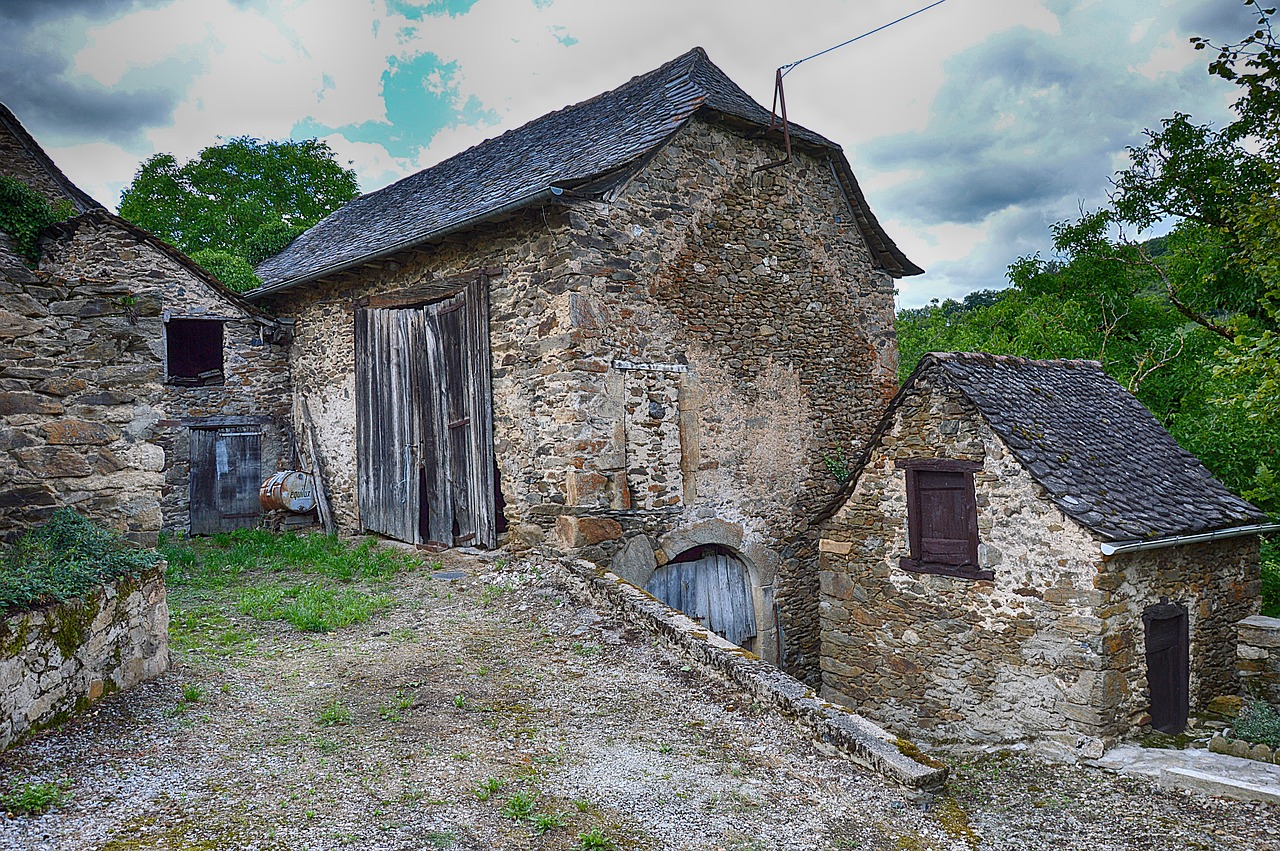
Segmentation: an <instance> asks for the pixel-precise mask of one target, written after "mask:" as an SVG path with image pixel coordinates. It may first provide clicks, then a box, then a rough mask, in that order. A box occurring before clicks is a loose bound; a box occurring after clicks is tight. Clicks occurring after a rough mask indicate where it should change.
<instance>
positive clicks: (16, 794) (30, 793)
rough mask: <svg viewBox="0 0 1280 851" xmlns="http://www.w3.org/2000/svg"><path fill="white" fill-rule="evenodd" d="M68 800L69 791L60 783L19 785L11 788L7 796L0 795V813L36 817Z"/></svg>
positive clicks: (69, 796)
mask: <svg viewBox="0 0 1280 851" xmlns="http://www.w3.org/2000/svg"><path fill="white" fill-rule="evenodd" d="M70 798H71V791H70V790H69V789H68V788H67V787H66V786H64V785H63V784H62V783H20V784H18V785H16V786H13V787H11V788H10V790H9V793H8V794H7V795H0V812H6V813H11V814H13V815H15V816H38V815H40V814H41V813H44V812H47V811H48V810H50V809H51V808H53V807H60V806H62V805H63V804H65V803H66V802H67V801H68V800H70Z"/></svg>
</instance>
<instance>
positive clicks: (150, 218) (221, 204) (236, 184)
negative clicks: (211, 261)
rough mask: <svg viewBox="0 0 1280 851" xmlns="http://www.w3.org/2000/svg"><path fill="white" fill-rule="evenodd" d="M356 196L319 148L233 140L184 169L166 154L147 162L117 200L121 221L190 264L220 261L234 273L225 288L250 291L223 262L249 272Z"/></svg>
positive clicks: (252, 282) (351, 182) (345, 174)
mask: <svg viewBox="0 0 1280 851" xmlns="http://www.w3.org/2000/svg"><path fill="white" fill-rule="evenodd" d="M358 194H359V187H358V184H357V182H356V175H355V172H354V171H352V170H351V169H348V168H343V167H342V166H340V165H339V164H338V163H337V162H336V160H335V159H334V153H333V150H332V149H330V148H329V146H328V145H327V144H325V143H324V142H320V141H318V140H316V139H306V140H302V141H295V140H285V141H282V142H273V141H260V140H258V139H255V138H253V137H251V136H237V137H235V138H233V139H230V140H229V141H227V142H224V143H223V144H221V145H216V146H213V147H208V148H205V149H204V150H203V151H201V152H200V155H199V156H198V157H196V158H195V159H193V160H191V161H189V162H186V163H183V164H179V163H178V161H177V159H176V158H175V157H174V156H173V155H172V154H164V153H162V154H156V155H155V156H152V157H151V158H149V159H148V160H146V161H145V162H144V163H143V164H142V166H141V167H140V168H139V169H138V173H137V174H136V175H135V176H134V178H133V182H132V183H130V184H129V186H127V187H126V188H125V190H124V192H123V193H122V194H121V196H120V215H121V216H122V217H124V218H126V219H128V220H129V221H131V222H133V223H134V224H137V225H139V226H141V227H144V228H146V229H147V230H149V231H151V232H152V233H154V234H156V235H157V236H159V237H160V238H162V239H165V240H167V241H169V242H171V243H173V244H174V245H175V246H177V247H178V248H180V249H182V250H183V251H185V252H186V253H187V254H190V255H192V256H193V258H194V257H195V256H196V255H198V254H199V255H201V256H204V257H206V258H209V257H214V256H218V257H219V261H218V262H219V264H220V265H221V268H222V269H223V270H226V269H228V268H231V267H232V266H235V268H237V269H238V270H239V272H240V274H237V275H236V280H235V281H224V282H225V283H228V284H229V285H232V284H234V287H235V288H246V289H248V288H251V287H252V286H256V284H257V279H256V278H253V277H250V278H246V277H245V276H244V275H243V274H242V273H243V266H240V265H236V264H234V263H233V262H232V261H229V260H227V259H226V257H225V255H230V256H231V257H234V258H238V259H239V260H241V261H243V264H245V265H247V266H249V267H252V266H253V265H255V264H257V263H260V262H262V260H264V259H266V258H267V257H270V256H271V255H273V254H276V253H278V252H279V251H281V250H282V249H283V248H284V247H285V246H286V245H288V244H289V242H290V241H291V240H292V239H293V238H294V237H295V236H297V235H298V234H299V233H301V232H302V231H304V230H306V229H307V228H309V227H310V226H311V225H313V224H315V223H316V222H318V221H320V219H322V218H324V217H325V216H327V215H328V214H329V213H331V212H333V211H334V210H336V209H338V208H339V207H341V206H342V205H344V204H346V203H347V202H348V201H350V200H351V199H352V198H355V197H356V195H358ZM202 252H214V254H204V253H202ZM197 262H199V261H197ZM210 271H213V272H214V273H215V274H218V273H217V271H215V270H213V269H210Z"/></svg>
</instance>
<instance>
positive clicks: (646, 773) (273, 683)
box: [0, 552, 1280, 851]
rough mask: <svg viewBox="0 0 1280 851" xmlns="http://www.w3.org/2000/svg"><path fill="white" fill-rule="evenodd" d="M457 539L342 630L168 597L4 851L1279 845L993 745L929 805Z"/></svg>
mask: <svg viewBox="0 0 1280 851" xmlns="http://www.w3.org/2000/svg"><path fill="white" fill-rule="evenodd" d="M493 559H494V557H493V556H489V555H486V556H483V557H482V556H478V555H474V554H470V555H469V554H464V553H457V552H451V553H447V554H445V556H444V564H443V568H442V569H438V570H434V571H433V570H431V569H429V568H424V569H422V570H418V571H414V572H412V573H408V574H401V575H400V576H398V577H397V578H396V579H395V580H393V584H392V585H391V587H390V589H387V588H385V587H384V588H381V589H379V590H382V591H383V592H386V591H388V590H389V591H390V593H391V594H392V595H393V596H394V597H395V599H396V600H397V604H396V605H395V606H393V607H392V608H390V609H388V610H387V611H385V612H383V613H382V614H379V615H377V616H375V617H374V618H373V619H372V620H370V621H368V622H366V623H363V624H360V625H357V626H353V627H348V628H345V629H342V630H339V631H335V632H331V633H327V634H309V633H303V632H299V631H298V630H296V629H295V628H294V627H292V626H289V625H287V624H284V623H279V622H262V621H258V620H254V619H252V618H250V617H248V616H246V615H240V614H237V613H236V611H235V609H234V607H233V606H232V601H233V599H234V594H235V589H230V590H227V591H222V592H191V591H185V590H183V589H173V590H172V591H171V594H170V605H171V608H172V609H173V611H174V619H173V623H174V626H173V629H172V630H171V635H172V637H173V646H174V660H175V666H174V669H173V671H172V672H171V673H169V674H168V675H166V676H165V677H163V678H161V679H160V680H158V681H155V682H152V683H149V684H146V685H144V686H141V687H139V688H137V689H134V690H132V691H130V692H128V693H126V694H122V695H114V696H111V697H109V698H107V699H105V700H103V701H102V702H100V703H99V704H97V705H96V706H95V708H94V709H93V710H92V711H91V712H90V713H88V714H87V715H86V716H84V717H82V718H80V719H77V720H75V721H73V722H71V723H69V724H67V725H65V726H63V727H62V728H61V729H58V730H56V731H52V732H50V733H46V734H43V735H41V736H39V737H37V738H36V739H34V740H32V741H29V742H27V743H25V744H23V745H20V746H18V747H16V748H13V749H11V750H10V751H8V752H6V753H4V754H0V789H3V788H5V787H8V788H14V787H16V786H18V785H20V784H25V783H32V782H49V781H57V782H61V783H63V784H64V786H65V787H66V788H67V789H68V791H69V793H70V794H69V796H68V798H67V799H66V800H65V801H64V802H63V803H61V804H59V805H58V806H56V807H54V808H53V809H52V810H50V811H49V812H47V813H45V814H43V815H40V816H9V817H8V818H6V819H4V820H3V821H2V822H0V848H5V849H33V851H34V849H59V851H61V849H101V850H102V851H124V849H139V848H160V849H339V848H359V849H406V851H407V849H433V848H454V849H491V848H501V849H508V848H510V849H535V848H536V849H544V848H545V849H571V848H587V849H591V848H595V849H606V848H616V849H726V851H727V850H728V849H737V851H747V849H885V850H886V851H889V849H894V850H895V851H917V849H919V851H928V850H929V849H957V851H972V849H1023V848H1045V847H1052V848H1058V849H1068V848H1070V849H1075V848H1080V849H1086V848H1087V849H1144V851H1145V849H1164V848H1170V849H1172V848H1208V849H1250V850H1251V851H1252V849H1257V851H1262V849H1280V838H1278V836H1277V833H1276V828H1277V825H1280V812H1278V811H1277V809H1276V808H1274V807H1270V808H1268V807H1265V806H1262V805H1245V804H1239V803H1236V802H1228V801H1223V800H1218V799H1213V798H1207V797H1204V796H1199V795H1195V794H1189V793H1181V792H1169V791H1165V790H1162V789H1159V788H1158V787H1156V786H1154V785H1152V784H1150V783H1149V782H1147V781H1144V780H1140V779H1135V778H1122V777H1117V776H1115V775H1111V774H1108V773H1105V772H1102V771H1099V770H1096V769H1089V768H1084V767H1067V766H1057V765H1047V764H1045V763H1042V762H1039V761H1037V760H1035V759H1033V758H1031V757H1028V756H1025V755H1007V754H1004V755H992V756H988V757H984V758H982V759H979V760H975V761H970V762H957V763H955V764H954V765H953V780H952V782H951V786H950V794H949V795H947V796H944V797H942V798H940V799H937V800H935V801H934V802H932V804H930V805H929V806H928V807H927V808H925V807H922V806H920V805H918V804H917V803H914V802H912V801H911V800H910V799H909V798H907V797H906V796H904V795H902V794H900V793H899V792H897V791H895V790H893V789H891V788H888V787H886V786H885V785H884V784H883V783H882V782H881V781H880V780H879V779H878V778H877V777H875V776H872V775H869V774H867V773H865V772H863V771H861V770H859V769H857V768H855V767H853V766H851V765H849V764H848V763H846V762H844V761H842V760H839V759H833V758H829V757H826V756H823V755H821V754H819V753H818V752H817V751H816V750H815V748H814V747H813V746H812V744H811V743H810V742H809V741H808V740H807V739H805V738H804V737H802V736H801V735H800V734H798V733H797V732H795V731H794V730H793V729H792V727H791V725H790V724H789V722H788V721H786V719H783V718H780V717H779V716H777V715H776V714H774V713H772V712H769V711H763V710H761V709H760V708H759V707H758V706H753V705H751V704H750V703H749V702H745V701H744V700H743V699H742V698H741V697H740V696H739V695H737V694H735V693H734V691H732V690H731V689H729V688H728V687H727V686H725V685H723V684H721V683H719V682H716V681H712V680H709V679H707V678H706V677H704V676H703V675H701V674H699V673H697V672H695V671H693V670H692V669H691V668H690V667H689V666H688V665H687V664H685V663H684V662H683V661H682V660H681V659H680V658H678V657H675V656H674V655H672V654H671V653H669V652H668V651H667V650H666V649H664V648H663V647H662V646H659V645H656V644H655V643H654V641H653V639H651V638H650V637H649V636H648V635H647V634H644V633H642V632H640V631H638V630H635V629H625V628H623V627H622V625H621V624H619V623H616V622H614V621H612V620H611V619H610V618H609V617H608V615H607V614H605V613H599V612H596V611H594V610H592V609H590V608H585V607H583V606H581V605H579V604H577V603H575V602H573V601H572V600H570V599H568V598H567V597H566V595H565V593H564V591H563V590H562V589H560V588H558V587H557V586H556V585H555V583H554V581H553V579H552V577H548V576H540V575H537V574H536V573H528V572H522V565H521V563H520V561H519V560H518V559H517V560H515V561H514V562H513V563H512V564H510V565H506V564H504V563H500V562H495V561H494V560H493Z"/></svg>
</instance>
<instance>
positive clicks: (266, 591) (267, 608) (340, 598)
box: [236, 585, 394, 632]
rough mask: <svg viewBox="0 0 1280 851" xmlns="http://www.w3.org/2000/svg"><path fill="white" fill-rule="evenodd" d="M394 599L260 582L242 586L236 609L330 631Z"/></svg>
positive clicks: (364, 617) (351, 590) (311, 629)
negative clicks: (252, 585)
mask: <svg viewBox="0 0 1280 851" xmlns="http://www.w3.org/2000/svg"><path fill="white" fill-rule="evenodd" d="M393 602H394V600H393V599H392V597H391V596H390V595H388V594H366V593H364V592H363V591H357V590H356V589H354V588H343V589H336V590H335V589H333V588H326V587H324V586H321V585H294V586H292V587H288V588H285V587H282V586H280V585H262V586H256V587H251V588H245V589H244V590H243V591H242V592H241V593H240V598H239V599H238V600H237V601H236V610H237V611H239V612H240V613H241V614H246V615H249V616H250V617H254V618H257V619H258V620H263V621H269V620H279V621H285V622H286V623H290V624H293V625H294V626H295V627H297V628H298V629H300V630H302V631H303V632H332V631H333V630H335V629H341V628H342V627H346V626H351V625H353V624H358V623H363V622H364V621H367V620H368V619H369V618H370V617H372V616H373V615H374V614H377V613H378V612H380V611H382V610H384V609H387V608H389V607H390V606H391V605H392V603H393Z"/></svg>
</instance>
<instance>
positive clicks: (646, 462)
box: [275, 120, 897, 673]
mask: <svg viewBox="0 0 1280 851" xmlns="http://www.w3.org/2000/svg"><path fill="white" fill-rule="evenodd" d="M779 155H780V151H779V150H778V149H777V146H775V145H773V144H771V143H762V142H758V141H751V140H747V139H744V138H743V137H742V136H740V135H738V134H737V133H736V132H734V131H732V130H729V129H726V128H724V127H721V126H719V125H715V124H711V123H707V122H703V121H700V120H695V121H693V122H691V123H690V124H689V125H688V126H687V127H686V128H685V129H684V130H682V131H681V132H680V133H679V134H677V136H676V137H675V138H674V139H673V140H672V141H671V142H670V143H669V144H668V145H667V146H666V147H664V148H663V149H662V150H661V151H659V152H658V153H657V154H656V155H655V156H654V157H653V159H652V160H651V161H650V162H649V163H648V164H647V165H646V166H645V168H644V169H642V170H641V171H640V173H639V174H638V175H636V176H634V177H633V178H632V179H631V180H630V181H629V182H628V183H627V184H625V185H624V186H622V187H621V188H620V189H619V190H617V191H616V192H615V197H613V198H612V199H611V200H608V201H586V200H582V199H572V198H571V197H570V196H569V195H568V194H567V195H566V199H567V200H566V201H565V203H566V204H567V205H568V206H567V207H559V206H557V207H546V208H541V209H537V210H529V211H525V212H523V213H521V214H519V215H517V216H515V217H514V218H513V219H511V220H509V221H507V222H506V223H504V224H500V225H490V226H484V227H481V228H478V229H476V230H473V231H470V232H468V233H466V234H460V235H458V236H457V237H455V238H451V239H447V240H445V241H444V242H443V243H441V244H439V245H436V246H432V247H431V248H430V249H427V250H421V251H413V252H405V253H404V254H402V255H398V256H396V257H394V258H391V259H390V260H389V261H388V262H384V263H380V264H377V266H378V268H375V267H374V265H373V264H371V265H370V266H367V267H364V268H363V269H361V270H359V272H358V273H356V274H350V275H344V276H341V277H340V278H338V279H336V280H331V281H326V282H322V283H320V284H316V285H307V287H306V289H305V290H303V289H302V288H300V289H298V290H294V291H292V292H289V293H286V294H284V295H282V296H279V297H277V298H276V301H275V303H276V304H277V305H278V307H279V310H280V312H281V313H282V314H283V315H296V316H297V318H298V326H297V340H296V343H295V345H294V348H293V352H292V357H293V364H294V374H295V377H296V378H295V380H296V383H295V387H296V390H297V392H298V393H299V394H300V395H301V396H305V397H306V398H307V400H308V406H309V407H310V409H311V412H312V416H313V419H314V420H315V423H316V428H317V435H318V437H319V442H320V444H321V445H322V446H323V449H322V454H323V455H324V456H325V460H324V464H325V467H326V469H327V471H328V477H329V479H330V481H331V487H332V490H333V495H332V497H333V502H334V507H335V514H336V515H337V516H338V517H339V519H340V522H341V523H342V524H343V525H344V526H347V527H348V528H352V527H356V526H358V523H359V520H358V511H357V507H356V488H355V485H356V481H355V480H356V470H355V422H354V420H355V414H354V402H353V399H354V370H353V358H354V351H353V331H352V329H353V317H352V313H351V307H352V302H353V300H355V299H358V298H360V297H363V296H367V295H370V294H374V293H382V294H386V293H392V292H396V291H398V290H408V289H411V288H413V287H420V286H423V285H425V284H427V283H429V281H430V280H437V281H439V280H443V279H447V278H450V277H451V276H458V275H461V276H463V277H464V278H465V277H466V276H467V275H468V274H470V273H474V272H475V271H477V270H482V269H486V268H496V269H501V270H502V273H501V275H499V276H497V277H495V278H494V279H493V280H492V282H491V293H490V302H491V306H490V330H491V343H492V361H493V388H494V438H495V450H496V453H497V457H498V464H499V467H500V469H501V473H502V491H503V496H504V499H505V501H506V506H507V508H506V513H507V515H508V518H509V519H510V520H511V522H512V523H513V527H514V532H515V534H516V536H517V537H518V538H520V539H522V540H525V541H537V540H547V541H548V542H556V543H559V544H561V545H563V546H569V547H571V548H576V550H577V551H578V553H579V554H580V555H583V556H585V557H589V558H591V559H593V560H595V561H597V562H598V563H601V564H609V563H610V561H611V559H613V558H614V557H615V556H617V555H618V554H619V553H620V552H621V551H622V550H623V549H624V547H625V548H628V549H629V548H630V547H631V546H632V545H635V546H636V547H638V548H639V549H640V550H641V551H647V552H648V553H649V556H648V557H649V558H650V560H651V561H650V564H651V565H653V564H657V563H660V562H662V561H664V560H665V559H667V558H670V557H674V556H676V555H678V554H679V553H678V552H670V553H667V552H663V551H662V543H661V541H662V536H663V535H664V534H666V533H669V532H671V531H672V530H676V529H687V528H691V527H697V526H699V524H703V525H704V526H705V524H708V523H711V524H716V523H719V524H728V527H731V532H730V533H729V534H730V536H731V537H732V539H733V540H734V541H735V542H736V543H737V548H738V550H739V551H740V552H741V553H743V554H744V557H745V558H746V559H747V560H749V561H751V562H752V563H753V564H755V565H756V567H757V568H758V570H757V571H756V575H757V577H758V578H760V580H761V581H762V582H764V583H766V584H767V583H768V582H770V581H773V587H772V589H771V591H772V592H773V593H774V594H775V596H776V598H777V600H778V603H779V605H780V606H781V608H782V611H783V620H784V623H785V628H786V642H787V646H788V648H789V650H790V653H789V656H790V663H791V664H790V667H791V668H792V670H801V671H802V672H803V669H804V668H805V666H806V665H807V666H808V669H809V671H810V672H811V673H816V659H817V605H816V603H817V582H816V576H814V575H813V573H812V568H811V567H810V568H809V572H808V573H807V574H806V572H805V569H804V568H803V567H802V565H805V564H809V565H812V563H813V562H812V559H811V558H807V556H808V555H809V554H810V553H811V552H812V544H811V542H809V541H807V540H806V539H805V538H804V537H803V536H802V535H801V534H800V533H801V530H803V528H804V526H805V522H806V521H805V518H806V517H807V516H808V515H809V514H810V513H811V511H812V510H814V509H816V507H817V506H818V505H819V504H821V502H822V500H824V499H827V498H829V496H830V494H831V493H832V492H833V490H834V487H835V482H834V480H832V479H831V478H830V476H829V474H828V473H827V471H826V467H825V464H824V463H823V456H824V454H828V453H834V452H835V451H836V449H837V448H839V449H841V450H842V451H843V452H844V454H845V456H846V457H849V456H850V455H851V454H852V452H853V449H854V447H856V446H858V445H859V444H860V443H861V441H863V440H865V438H866V436H867V435H868V434H869V433H870V429H871V427H872V426H873V424H874V422H875V417H876V416H877V414H878V411H879V410H880V409H881V408H882V407H883V405H884V403H885V402H886V401H887V399H888V397H889V396H890V395H891V393H892V391H893V386H894V371H895V368H896V354H897V352H896V340H895V337H894V334H893V290H892V281H891V279H890V278H889V277H888V276H887V275H885V274H884V273H882V272H879V271H877V270H875V269H874V268H873V267H872V263H871V260H870V255H869V252H868V251H867V248H866V246H865V244H864V242H863V240H862V238H861V235H860V234H859V233H858V231H857V228H856V226H855V225H854V224H853V222H852V221H851V216H850V214H849V212H848V209H847V207H846V205H845V202H844V199H843V195H842V194H841V191H840V188H839V186H838V184H837V182H836V179H835V177H834V175H833V174H832V171H831V168H830V165H829V164H828V163H827V162H825V161H819V160H815V159H813V158H810V157H808V156H806V155H803V154H801V155H799V156H798V157H797V162H796V163H795V164H793V165H792V166H788V167H787V168H785V169H782V170H779V171H776V172H769V173H765V174H763V175H754V174H753V173H752V170H753V169H754V167H755V166H757V165H760V164H763V163H764V162H766V161H769V160H772V159H776V158H777V157H778V156H779ZM562 518H569V519H570V520H571V521H572V522H571V523H570V525H569V526H568V527H564V526H563V524H564V521H563V519H562ZM558 519H559V520H561V527H562V531H563V528H569V529H573V530H577V531H576V532H575V533H574V536H573V539H572V540H565V539H564V537H563V535H560V536H557V535H556V534H555V532H554V531H553V530H555V529H556V528H557V525H556V524H557V520H558ZM596 521H600V522H596ZM584 522H585V523H586V525H585V526H584V525H583V523H584ZM575 524H576V525H575ZM612 524H617V525H612ZM584 528H590V529H593V530H605V534H603V535H583V534H581V530H582V529H584ZM716 528H717V529H720V528H722V527H721V526H716ZM610 529H613V530H615V531H612V532H610V531H609V530H610ZM639 538H643V541H640V542H638V543H637V539H639ZM668 540H671V539H668ZM681 540H684V541H690V540H691V541H692V542H693V543H698V542H701V539H699V538H698V537H697V535H696V534H695V535H694V536H693V537H692V538H689V537H684V538H681ZM775 572H776V581H775V580H774V574H775ZM770 617H771V616H770Z"/></svg>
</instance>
